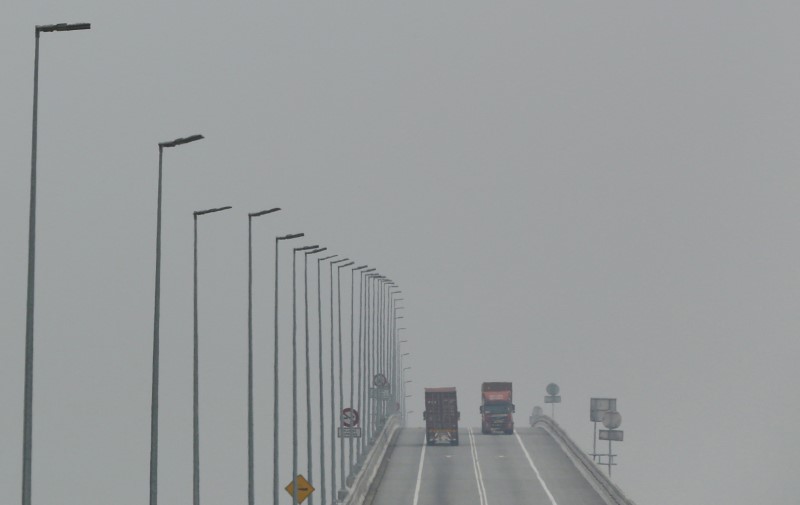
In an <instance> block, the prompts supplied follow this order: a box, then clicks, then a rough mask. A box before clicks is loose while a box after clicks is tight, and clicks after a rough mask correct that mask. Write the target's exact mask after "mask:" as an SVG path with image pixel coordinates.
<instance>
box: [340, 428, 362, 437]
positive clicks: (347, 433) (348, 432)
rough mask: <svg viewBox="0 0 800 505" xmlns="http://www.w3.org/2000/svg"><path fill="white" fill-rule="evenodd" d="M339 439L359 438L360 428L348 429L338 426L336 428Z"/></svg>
mask: <svg viewBox="0 0 800 505" xmlns="http://www.w3.org/2000/svg"><path fill="white" fill-rule="evenodd" d="M337 433H338V435H339V438H361V428H348V427H342V426H340V427H339V428H337Z"/></svg>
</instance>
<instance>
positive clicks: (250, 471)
mask: <svg viewBox="0 0 800 505" xmlns="http://www.w3.org/2000/svg"><path fill="white" fill-rule="evenodd" d="M279 210H281V209H280V208H278V207H275V208H272V209H268V210H260V211H258V212H250V213H249V214H247V503H248V505H254V504H255V470H254V468H255V465H254V458H255V453H254V447H253V218H254V217H259V216H263V215H266V214H271V213H273V212H277V211H279Z"/></svg>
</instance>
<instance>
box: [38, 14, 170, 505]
mask: <svg viewBox="0 0 800 505" xmlns="http://www.w3.org/2000/svg"><path fill="white" fill-rule="evenodd" d="M38 113H39V30H38V28H37V29H36V48H35V53H34V59H33V128H32V130H33V131H32V133H31V197H30V210H29V216H30V217H29V218H28V295H27V308H26V314H25V400H24V406H23V418H24V419H23V435H22V505H30V503H31V457H32V453H33V311H34V296H33V295H34V293H33V291H34V279H35V275H34V272H35V269H36V146H37V126H38ZM159 195H160V194H159Z"/></svg>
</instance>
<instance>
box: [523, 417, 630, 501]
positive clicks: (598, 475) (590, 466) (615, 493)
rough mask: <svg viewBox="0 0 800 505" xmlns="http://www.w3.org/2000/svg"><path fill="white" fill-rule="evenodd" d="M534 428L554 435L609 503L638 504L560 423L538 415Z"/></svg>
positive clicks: (573, 461) (588, 480)
mask: <svg viewBox="0 0 800 505" xmlns="http://www.w3.org/2000/svg"><path fill="white" fill-rule="evenodd" d="M532 426H533V427H534V428H542V429H544V430H545V431H546V432H548V433H549V434H550V436H551V437H553V440H555V441H556V443H557V444H558V445H559V446H560V447H561V450H563V451H564V454H566V455H567V457H568V458H569V459H570V461H572V463H573V464H574V465H575V467H576V468H577V469H578V471H579V472H580V473H581V474H582V475H583V477H584V478H585V479H586V480H587V482H589V484H591V485H592V487H593V488H594V490H595V491H597V493H598V494H599V495H600V496H601V497H602V498H603V500H604V501H605V502H606V503H607V504H608V505H636V503H635V502H634V501H633V500H631V499H629V498H627V497H626V496H625V495H624V494H623V493H622V491H621V490H620V489H619V488H618V487H617V486H616V485H615V484H614V483H613V482H611V480H610V479H609V478H608V476H607V475H606V474H605V473H603V471H602V470H601V469H600V467H598V466H597V465H596V464H595V463H594V461H592V460H591V459H589V456H587V455H586V453H584V452H583V450H581V448H580V447H578V444H576V443H575V442H574V441H573V440H572V439H571V438H570V437H569V435H567V432H566V431H564V429H563V428H561V426H559V425H558V423H556V422H555V420H553V419H552V418H550V417H548V416H544V415H542V416H538V417H536V418H535V419H533V424H532Z"/></svg>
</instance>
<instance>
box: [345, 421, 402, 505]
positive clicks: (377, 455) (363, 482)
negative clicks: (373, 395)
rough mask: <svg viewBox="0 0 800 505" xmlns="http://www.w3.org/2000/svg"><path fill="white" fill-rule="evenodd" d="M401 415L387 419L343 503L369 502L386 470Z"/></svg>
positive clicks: (400, 422) (399, 425)
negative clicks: (388, 454) (382, 473)
mask: <svg viewBox="0 0 800 505" xmlns="http://www.w3.org/2000/svg"><path fill="white" fill-rule="evenodd" d="M401 425H402V421H401V420H400V416H399V415H397V414H395V415H393V416H391V417H389V419H388V420H387V421H386V424H385V425H384V426H383V429H382V430H381V432H380V434H379V435H378V437H377V438H376V439H375V443H374V444H372V448H370V450H369V453H367V457H366V458H364V464H363V466H362V467H361V471H360V472H358V475H356V476H355V478H354V479H353V483H352V485H351V486H350V491H349V492H348V494H347V497H346V498H345V499H344V501H343V502H342V504H343V505H365V504H367V503H369V500H370V497H371V492H374V488H375V486H376V485H377V484H378V481H380V475H381V472H382V471H383V470H384V467H385V463H386V455H387V452H388V451H389V449H390V448H391V446H392V444H394V440H395V438H396V436H397V434H398V432H399V429H400V428H401Z"/></svg>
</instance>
